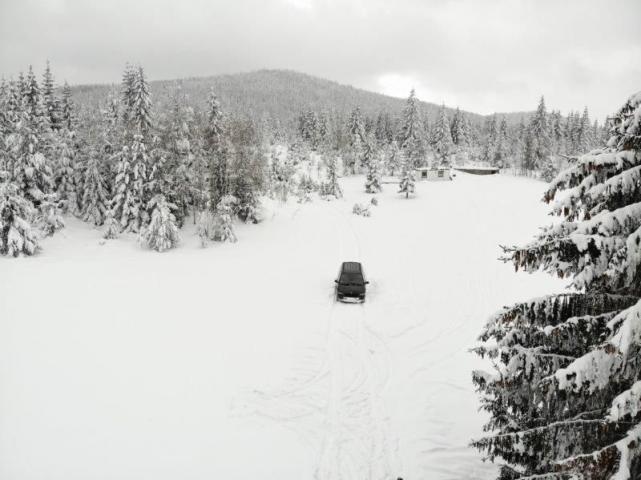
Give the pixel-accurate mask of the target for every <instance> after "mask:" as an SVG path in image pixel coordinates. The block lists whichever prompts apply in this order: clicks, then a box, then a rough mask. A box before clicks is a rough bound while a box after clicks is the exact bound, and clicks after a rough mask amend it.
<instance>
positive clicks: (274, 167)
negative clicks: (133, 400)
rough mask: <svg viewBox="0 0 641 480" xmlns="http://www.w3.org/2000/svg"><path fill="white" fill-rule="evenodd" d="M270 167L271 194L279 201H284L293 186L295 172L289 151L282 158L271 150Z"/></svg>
mask: <svg viewBox="0 0 641 480" xmlns="http://www.w3.org/2000/svg"><path fill="white" fill-rule="evenodd" d="M270 167H271V170H270V176H271V189H272V195H273V196H274V197H276V198H278V199H279V200H280V201H281V202H286V201H287V197H288V196H289V194H290V192H291V190H292V187H293V178H294V173H295V168H294V166H293V165H292V162H291V157H290V154H289V151H287V152H286V153H285V156H284V157H283V158H281V157H280V156H279V155H278V154H277V152H272V155H271V163H270Z"/></svg>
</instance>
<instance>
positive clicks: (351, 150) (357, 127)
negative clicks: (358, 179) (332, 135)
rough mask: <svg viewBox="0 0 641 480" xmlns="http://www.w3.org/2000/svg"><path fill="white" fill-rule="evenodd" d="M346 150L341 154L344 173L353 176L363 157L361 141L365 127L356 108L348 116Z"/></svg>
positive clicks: (358, 109)
mask: <svg viewBox="0 0 641 480" xmlns="http://www.w3.org/2000/svg"><path fill="white" fill-rule="evenodd" d="M347 134H348V148H347V151H345V152H344V154H343V168H344V169H345V172H344V173H347V172H349V173H351V174H355V173H356V171H357V170H358V169H359V167H360V165H359V164H360V160H361V158H362V156H363V141H364V138H365V126H364V125H363V117H362V115H361V110H360V108H358V107H356V108H355V109H354V110H353V111H352V114H351V115H350V118H349V121H348V123H347Z"/></svg>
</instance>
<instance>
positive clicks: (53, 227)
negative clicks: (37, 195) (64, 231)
mask: <svg viewBox="0 0 641 480" xmlns="http://www.w3.org/2000/svg"><path fill="white" fill-rule="evenodd" d="M34 225H35V226H36V227H37V229H38V231H39V232H40V233H41V234H42V235H44V236H51V235H53V234H54V233H55V232H57V231H58V230H60V229H61V228H64V226H65V221H64V219H63V218H62V211H61V210H60V208H59V207H58V197H57V195H56V194H55V193H49V194H46V195H44V196H43V197H42V200H41V201H40V202H39V204H38V213H37V214H36V219H35V222H34Z"/></svg>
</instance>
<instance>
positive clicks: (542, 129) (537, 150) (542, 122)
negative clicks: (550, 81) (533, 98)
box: [530, 97, 552, 168]
mask: <svg viewBox="0 0 641 480" xmlns="http://www.w3.org/2000/svg"><path fill="white" fill-rule="evenodd" d="M530 132H531V133H532V146H533V149H532V152H533V162H534V168H542V167H543V165H545V162H546V160H547V158H548V156H549V155H550V154H551V153H552V151H551V146H552V145H551V141H550V126H549V122H548V114H547V111H546V109H545V98H544V97H541V100H540V102H539V106H538V107H537V109H536V113H535V114H534V116H533V117H532V121H531V123H530Z"/></svg>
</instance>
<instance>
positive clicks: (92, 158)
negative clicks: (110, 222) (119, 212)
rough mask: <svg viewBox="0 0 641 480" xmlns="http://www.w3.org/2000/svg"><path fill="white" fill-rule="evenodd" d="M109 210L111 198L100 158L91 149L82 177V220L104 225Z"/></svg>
mask: <svg viewBox="0 0 641 480" xmlns="http://www.w3.org/2000/svg"><path fill="white" fill-rule="evenodd" d="M108 210H109V196H108V192H107V190H106V188H105V181H104V178H103V175H102V171H101V166H100V157H99V156H98V154H97V152H96V151H95V149H91V150H90V152H89V156H88V159H87V163H86V165H85V169H84V172H83V177H82V212H81V215H82V219H83V220H84V221H85V222H91V223H93V224H94V225H96V226H98V225H102V224H103V223H105V220H106V218H107V211H108ZM112 218H113V217H112Z"/></svg>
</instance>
